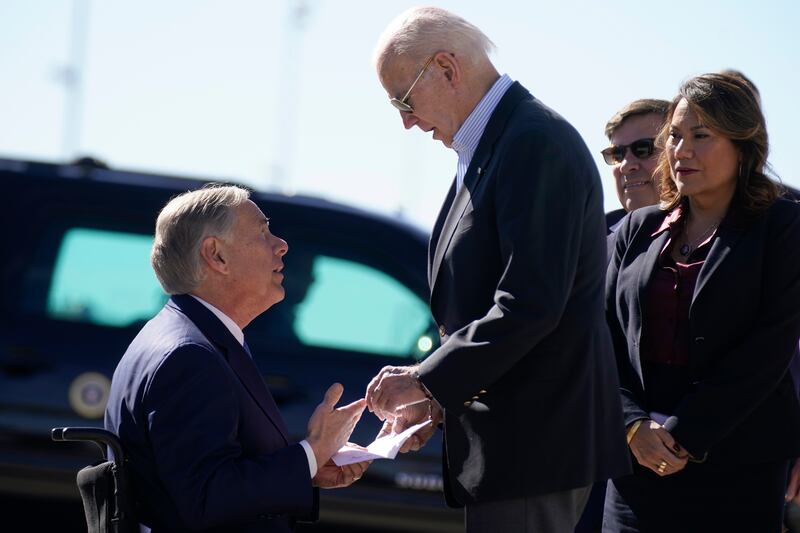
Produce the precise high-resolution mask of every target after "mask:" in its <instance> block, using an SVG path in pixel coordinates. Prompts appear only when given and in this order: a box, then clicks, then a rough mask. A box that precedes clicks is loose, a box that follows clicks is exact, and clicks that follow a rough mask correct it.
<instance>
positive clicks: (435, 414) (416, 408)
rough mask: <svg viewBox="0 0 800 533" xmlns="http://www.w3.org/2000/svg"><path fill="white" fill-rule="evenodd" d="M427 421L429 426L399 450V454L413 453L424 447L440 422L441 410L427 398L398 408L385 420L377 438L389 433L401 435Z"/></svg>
mask: <svg viewBox="0 0 800 533" xmlns="http://www.w3.org/2000/svg"><path fill="white" fill-rule="evenodd" d="M428 419H430V420H431V424H430V425H428V426H425V427H424V428H422V429H420V430H418V431H417V432H416V433H414V434H413V435H411V437H409V439H408V440H407V441H406V442H405V443H403V446H402V447H401V448H400V453H406V452H415V451H417V450H419V449H420V448H422V447H423V446H425V444H426V443H427V442H428V441H429V440H430V438H431V437H432V436H433V434H434V432H435V431H436V426H438V425H439V423H440V422H441V421H442V411H441V409H439V406H438V405H437V404H436V402H432V401H431V400H429V399H427V398H425V399H424V400H420V401H417V402H414V403H410V404H406V405H401V406H400V407H398V408H397V409H396V410H395V411H394V413H392V416H390V417H387V418H386V421H385V422H384V423H383V427H382V428H381V431H380V433H378V438H380V437H383V436H384V435H389V434H391V433H395V434H397V433H402V432H403V431H405V430H406V429H407V428H409V427H411V426H413V425H415V424H419V423H420V422H422V421H424V420H428Z"/></svg>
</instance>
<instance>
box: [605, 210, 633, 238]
mask: <svg viewBox="0 0 800 533" xmlns="http://www.w3.org/2000/svg"><path fill="white" fill-rule="evenodd" d="M627 214H628V212H627V211H625V210H624V209H614V210H613V211H609V212H608V213H606V228H608V230H607V231H606V233H608V234H609V235H611V228H612V226H614V224H616V223H617V222H619V221H620V220H622V219H623V218H625V215H627Z"/></svg>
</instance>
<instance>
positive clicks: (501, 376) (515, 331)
mask: <svg viewBox="0 0 800 533" xmlns="http://www.w3.org/2000/svg"><path fill="white" fill-rule="evenodd" d="M603 222H604V217H603V201H602V186H601V184H600V178H599V176H598V174H597V168H596V167H595V164H594V162H593V160H592V157H591V155H590V154H589V152H588V150H587V148H586V145H585V144H584V143H583V141H582V140H581V138H580V136H579V135H578V133H577V132H576V131H575V130H574V129H573V128H572V127H571V126H570V125H569V124H568V123H567V122H566V121H565V120H564V119H562V118H561V117H559V116H558V115H557V114H556V113H554V112H553V111H551V110H550V109H548V108H547V107H545V106H544V105H543V104H542V103H541V102H539V101H538V100H536V99H534V98H533V97H532V96H531V94H530V93H529V92H528V91H527V90H525V88H523V87H522V86H521V85H520V84H519V83H515V84H513V85H512V86H511V87H510V88H509V89H508V91H507V92H506V93H505V95H504V96H503V98H502V99H501V100H500V102H499V104H498V105H497V107H496V108H495V110H494V112H493V114H492V116H491V118H490V119H489V122H488V123H487V125H486V129H485V130H484V133H483V136H482V137H481V140H480V142H479V144H478V147H477V150H476V151H475V155H474V156H473V158H472V161H471V163H470V166H469V168H468V169H467V172H466V175H465V177H464V185H463V187H461V189H460V190H459V191H458V193H456V189H455V184H454V185H453V187H451V189H450V193H449V194H448V197H447V199H446V200H445V203H444V205H443V207H442V210H441V212H440V215H439V218H438V220H437V222H436V225H435V226H434V230H433V234H432V237H431V243H430V256H429V257H430V262H429V281H430V285H431V310H432V313H433V316H434V318H435V320H436V322H437V324H438V325H439V332H440V335H441V336H442V346H441V348H439V349H438V350H436V351H435V352H434V353H433V354H431V356H430V357H428V358H427V359H426V360H425V361H424V362H423V363H422V364H421V366H420V368H419V373H420V377H421V380H422V382H423V383H424V384H425V385H426V386H427V387H428V389H429V390H430V391H431V393H432V394H433V396H434V397H435V398H436V399H437V400H438V401H439V402H440V403H441V404H442V406H444V408H445V421H444V428H445V450H444V452H445V454H444V467H445V476H444V486H445V492H446V495H447V497H448V501H449V502H450V503H451V504H452V505H465V504H466V505H467V506H469V505H471V504H474V503H478V502H487V501H496V500H510V499H516V498H523V497H529V496H537V495H544V494H548V493H556V492H560V491H567V490H571V489H576V488H580V487H585V486H588V485H591V484H592V483H593V482H595V481H598V480H604V479H607V478H609V477H614V476H619V475H623V474H626V473H627V472H628V471H629V469H630V464H629V460H628V454H627V450H626V446H625V437H624V435H625V428H624V426H623V423H622V414H621V408H620V400H619V397H618V394H617V387H618V380H617V376H616V365H615V363H614V357H613V351H612V346H611V339H610V337H609V333H608V329H607V327H606V325H605V324H604V322H603V317H604V315H603V280H604V277H605V270H606V258H605V255H606V251H605V246H606V243H605V238H604V237H605V234H606V231H605V228H604V223H603Z"/></svg>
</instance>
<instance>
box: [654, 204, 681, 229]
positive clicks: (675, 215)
mask: <svg viewBox="0 0 800 533" xmlns="http://www.w3.org/2000/svg"><path fill="white" fill-rule="evenodd" d="M681 223H683V204H678V205H677V206H676V207H675V209H673V210H672V211H670V212H669V213H668V214H667V216H666V217H665V218H664V221H663V222H662V223H661V225H660V226H659V227H658V229H657V230H655V231H654V232H653V234H652V235H650V236H651V237H655V236H656V235H658V234H659V233H662V232H664V231H666V230H672V229H673V228H674V227H675V226H677V225H678V224H681Z"/></svg>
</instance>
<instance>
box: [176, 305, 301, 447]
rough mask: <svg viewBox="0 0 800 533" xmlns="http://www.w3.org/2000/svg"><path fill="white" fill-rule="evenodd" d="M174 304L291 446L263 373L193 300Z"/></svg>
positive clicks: (217, 321) (206, 310) (215, 318)
mask: <svg viewBox="0 0 800 533" xmlns="http://www.w3.org/2000/svg"><path fill="white" fill-rule="evenodd" d="M171 303H172V304H173V305H174V306H175V307H177V308H178V309H179V310H180V311H181V312H182V313H184V314H185V315H186V316H187V317H188V318H189V320H191V321H192V322H193V323H194V325H196V326H197V327H198V328H199V329H200V331H201V332H202V333H203V335H205V336H206V338H208V340H210V341H211V342H212V343H214V344H215V345H216V346H217V347H218V348H220V349H221V350H220V351H221V352H222V353H223V354H224V355H225V359H226V360H227V361H228V365H230V367H231V369H232V370H233V372H234V374H236V377H238V378H239V381H241V382H242V385H243V386H244V388H245V389H246V390H247V392H248V393H249V394H250V396H251V397H252V398H253V400H254V401H255V402H256V404H258V406H259V407H260V408H261V410H262V411H263V412H264V414H265V415H266V417H267V418H268V419H269V420H270V422H272V424H273V425H274V426H275V428H276V429H277V430H278V432H279V433H280V434H281V436H282V437H283V440H284V441H286V443H287V445H288V444H289V438H288V433H289V432H288V431H287V429H286V424H285V422H284V421H283V417H282V416H281V414H280V411H278V406H277V405H276V404H275V400H274V399H273V398H272V394H270V392H269V389H268V388H267V386H266V384H265V383H264V380H263V378H262V377H261V372H260V371H259V370H258V367H257V366H256V364H255V362H254V361H253V359H252V358H251V357H250V355H249V354H248V353H247V352H246V351H245V349H244V348H243V347H242V345H241V344H239V341H237V340H236V339H235V338H234V337H233V335H232V334H231V332H230V331H229V330H228V328H226V327H225V325H224V324H223V323H222V322H220V321H219V319H218V318H217V317H216V316H214V314H213V313H212V312H211V311H210V310H208V309H207V308H206V307H205V306H204V305H203V304H201V303H200V302H198V301H197V300H195V299H194V298H192V297H191V296H188V295H178V296H173V297H172V298H171Z"/></svg>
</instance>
